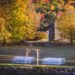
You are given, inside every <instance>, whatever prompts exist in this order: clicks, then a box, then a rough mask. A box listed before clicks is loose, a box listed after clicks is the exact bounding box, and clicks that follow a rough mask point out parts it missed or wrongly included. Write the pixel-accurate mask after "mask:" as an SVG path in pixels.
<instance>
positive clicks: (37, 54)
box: [37, 49, 39, 66]
mask: <svg viewBox="0 0 75 75" xmlns="http://www.w3.org/2000/svg"><path fill="white" fill-rule="evenodd" d="M38 65H39V49H37V66H38Z"/></svg>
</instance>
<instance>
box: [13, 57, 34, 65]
mask: <svg viewBox="0 0 75 75" xmlns="http://www.w3.org/2000/svg"><path fill="white" fill-rule="evenodd" d="M34 62H35V57H31V56H28V57H25V56H14V57H13V58H12V63H14V64H33V63H34Z"/></svg>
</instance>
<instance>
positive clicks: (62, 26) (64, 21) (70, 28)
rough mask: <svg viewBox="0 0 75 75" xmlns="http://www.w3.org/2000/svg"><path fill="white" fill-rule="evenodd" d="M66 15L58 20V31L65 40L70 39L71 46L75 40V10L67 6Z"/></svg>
mask: <svg viewBox="0 0 75 75" xmlns="http://www.w3.org/2000/svg"><path fill="white" fill-rule="evenodd" d="M65 9H66V10H65V11H64V13H63V14H62V15H61V16H60V17H59V18H58V19H57V25H58V29H59V31H60V35H62V37H63V38H66V39H69V41H70V43H71V45H72V44H73V42H74V40H75V9H74V8H73V7H72V6H71V5H70V4H68V5H66V6H65Z"/></svg>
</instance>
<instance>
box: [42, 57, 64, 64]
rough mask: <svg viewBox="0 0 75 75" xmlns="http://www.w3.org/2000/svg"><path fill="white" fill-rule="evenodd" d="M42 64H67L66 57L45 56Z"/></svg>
mask: <svg viewBox="0 0 75 75" xmlns="http://www.w3.org/2000/svg"><path fill="white" fill-rule="evenodd" d="M42 64H44V65H62V64H65V58H51V57H48V58H43V59H42Z"/></svg>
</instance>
